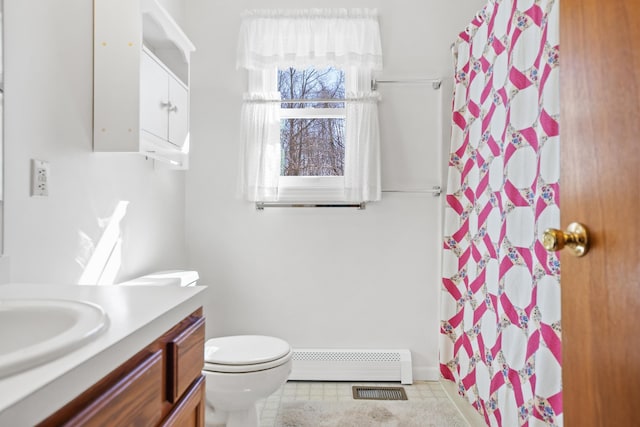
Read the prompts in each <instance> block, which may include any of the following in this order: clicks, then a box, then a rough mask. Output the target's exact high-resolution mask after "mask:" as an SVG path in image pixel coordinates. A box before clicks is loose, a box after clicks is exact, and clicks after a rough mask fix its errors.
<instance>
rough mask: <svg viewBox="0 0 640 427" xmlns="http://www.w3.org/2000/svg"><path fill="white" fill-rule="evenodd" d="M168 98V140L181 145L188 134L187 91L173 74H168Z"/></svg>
mask: <svg viewBox="0 0 640 427" xmlns="http://www.w3.org/2000/svg"><path fill="white" fill-rule="evenodd" d="M169 100H170V102H171V107H170V108H169V142H171V143H172V144H175V145H177V146H178V147H182V146H183V145H184V144H185V142H186V140H187V138H188V136H189V92H188V90H187V88H186V87H185V86H184V85H183V84H182V82H180V81H178V80H176V79H175V78H174V77H173V76H169Z"/></svg>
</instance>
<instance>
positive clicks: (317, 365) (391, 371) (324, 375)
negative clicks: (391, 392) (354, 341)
mask: <svg viewBox="0 0 640 427" xmlns="http://www.w3.org/2000/svg"><path fill="white" fill-rule="evenodd" d="M292 360H293V367H292V370H291V375H290V376H289V379H290V380H303V381H305V380H306V381H400V382H401V383H402V384H412V383H413V373H412V366H411V352H409V350H406V349H400V350H355V349H344V350H339V349H322V348H307V349H303V348H299V349H294V350H293V357H292Z"/></svg>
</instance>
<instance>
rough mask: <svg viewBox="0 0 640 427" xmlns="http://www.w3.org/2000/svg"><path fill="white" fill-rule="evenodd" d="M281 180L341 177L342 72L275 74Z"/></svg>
mask: <svg viewBox="0 0 640 427" xmlns="http://www.w3.org/2000/svg"><path fill="white" fill-rule="evenodd" d="M278 92H280V95H281V97H282V100H283V101H287V102H283V103H281V106H280V147H281V150H282V161H281V168H282V169H281V171H280V175H281V176H343V174H344V138H345V134H344V127H345V108H344V96H345V89H344V71H342V70H339V69H336V68H333V67H328V68H324V69H317V68H307V69H303V70H299V69H296V68H293V67H289V68H286V69H281V70H278Z"/></svg>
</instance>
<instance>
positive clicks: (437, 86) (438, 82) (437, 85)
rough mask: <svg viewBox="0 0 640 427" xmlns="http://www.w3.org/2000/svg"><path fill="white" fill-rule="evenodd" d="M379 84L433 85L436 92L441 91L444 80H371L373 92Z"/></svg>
mask: <svg viewBox="0 0 640 427" xmlns="http://www.w3.org/2000/svg"><path fill="white" fill-rule="evenodd" d="M378 83H383V84H384V83H431V87H433V89H434V90H438V89H440V86H441V85H442V79H394V80H378V79H371V90H376V89H378Z"/></svg>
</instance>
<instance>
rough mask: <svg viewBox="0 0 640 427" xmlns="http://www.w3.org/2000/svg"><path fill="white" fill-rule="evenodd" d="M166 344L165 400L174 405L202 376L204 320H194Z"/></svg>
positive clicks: (200, 318)
mask: <svg viewBox="0 0 640 427" xmlns="http://www.w3.org/2000/svg"><path fill="white" fill-rule="evenodd" d="M193 320H194V322H193V323H192V324H191V325H189V326H187V327H186V328H184V329H183V330H182V331H180V333H179V334H178V335H176V336H174V337H173V338H172V339H171V340H170V341H169V342H168V343H167V362H168V363H167V364H168V366H167V389H168V390H167V391H168V396H167V399H168V400H169V402H171V403H175V402H176V401H177V400H178V399H179V398H180V397H181V396H182V395H183V394H184V393H185V392H186V391H187V389H188V388H189V387H190V386H191V383H193V381H194V380H195V379H196V378H198V377H199V376H200V375H201V374H202V368H203V367H204V350H203V349H204V326H205V322H204V318H203V317H199V318H194V319H193Z"/></svg>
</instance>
